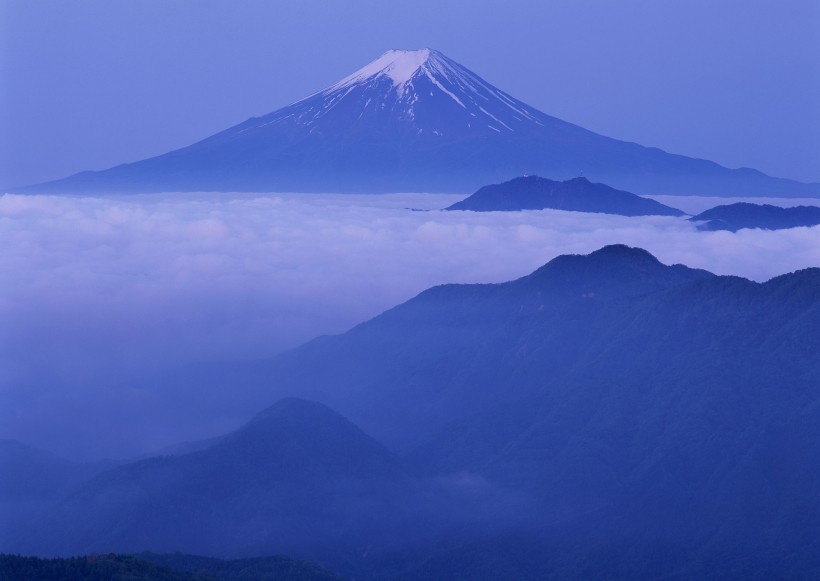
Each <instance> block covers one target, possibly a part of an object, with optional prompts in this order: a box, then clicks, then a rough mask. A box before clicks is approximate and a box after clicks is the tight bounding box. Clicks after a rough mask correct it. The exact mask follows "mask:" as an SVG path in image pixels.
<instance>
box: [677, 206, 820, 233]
mask: <svg viewBox="0 0 820 581" xmlns="http://www.w3.org/2000/svg"><path fill="white" fill-rule="evenodd" d="M690 220H692V221H693V222H697V223H698V230H730V231H732V232H737V231H738V230H740V229H742V228H761V229H763V230H783V229H785V228H797V227H800V226H816V225H818V224H820V207H818V206H794V207H792V208H781V207H779V206H771V205H769V204H749V203H747V202H739V203H737V204H728V205H725V206H716V207H714V208H711V209H709V210H706V211H705V212H701V213H700V214H698V215H697V216H693V217H692V218H690Z"/></svg>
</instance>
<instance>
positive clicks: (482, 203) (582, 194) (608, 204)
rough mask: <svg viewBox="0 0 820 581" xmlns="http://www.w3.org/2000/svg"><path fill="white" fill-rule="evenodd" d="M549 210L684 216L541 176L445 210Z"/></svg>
mask: <svg viewBox="0 0 820 581" xmlns="http://www.w3.org/2000/svg"><path fill="white" fill-rule="evenodd" d="M545 208H551V209H553V210H569V211H572V212H596V213H601V214H617V215H620V216H653V215H654V216H683V212H681V211H680V210H676V209H675V208H670V207H669V206H665V205H663V204H661V203H660V202H656V201H655V200H650V199H649V198H642V197H640V196H636V195H635V194H631V193H629V192H624V191H620V190H616V189H614V188H610V187H609V186H607V185H606V184H593V183H592V182H590V181H589V180H588V179H586V178H574V179H571V180H567V181H564V182H556V181H553V180H548V179H546V178H540V177H538V176H525V177H520V178H515V179H513V180H510V181H508V182H504V183H503V184H493V185H490V186H484V187H483V188H481V189H479V190H478V191H477V192H475V193H474V194H472V195H471V196H468V197H467V198H466V199H464V200H461V201H460V202H456V203H455V204H453V205H452V206H449V207H447V208H445V209H446V210H471V211H473V212H498V211H501V212H510V211H516V210H543V209H545Z"/></svg>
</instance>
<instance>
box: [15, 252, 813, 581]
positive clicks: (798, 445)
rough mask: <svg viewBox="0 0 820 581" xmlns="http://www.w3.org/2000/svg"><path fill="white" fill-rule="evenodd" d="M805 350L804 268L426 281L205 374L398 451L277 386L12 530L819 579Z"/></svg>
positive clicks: (622, 265) (496, 566) (550, 570)
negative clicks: (200, 445) (227, 423)
mask: <svg viewBox="0 0 820 581" xmlns="http://www.w3.org/2000/svg"><path fill="white" fill-rule="evenodd" d="M818 349H820V270H818V269H808V270H805V271H801V272H797V273H794V274H791V275H786V276H782V277H778V278H776V279H773V280H771V281H769V282H768V283H765V284H756V283H752V282H750V281H747V280H744V279H739V278H734V277H715V276H713V275H711V274H709V273H707V272H704V271H697V270H692V269H688V268H686V267H683V266H674V267H667V266H664V265H661V264H660V263H659V262H658V261H657V260H655V259H654V258H653V257H652V256H651V255H649V254H648V253H646V252H645V251H641V250H637V249H629V248H625V247H617V246H616V247H607V248H604V249H602V250H600V251H598V252H595V253H593V254H591V255H589V256H586V257H579V256H564V257H559V258H558V259H555V260H553V261H552V262H550V263H549V264H548V265H546V266H544V267H542V268H541V269H539V270H538V271H536V272H534V273H533V274H532V275H530V276H528V277H524V278H523V279H520V280H518V281H513V282H511V283H506V284H502V285H448V286H442V287H436V288H434V289H431V290H429V291H427V292H425V293H422V294H421V295H419V296H418V297H417V298H415V299H413V300H411V301H409V302H408V303H405V304H404V305H401V306H399V307H397V308H395V309H392V310H391V311H388V312H387V313H385V314H384V315H382V316H380V317H377V318H376V319H373V320H372V321H369V322H368V323H365V324H363V325H360V326H359V327H357V328H355V329H353V330H352V331H350V332H349V333H346V334H344V335H341V336H338V337H328V338H323V339H321V340H317V341H314V342H312V343H310V344H308V345H306V346H304V347H303V348H300V349H298V350H295V351H293V352H291V353H289V354H286V355H284V356H282V357H279V358H276V359H275V360H273V361H271V362H268V363H260V364H257V365H254V366H251V367H250V368H240V369H236V368H233V369H227V370H223V372H222V374H221V375H219V374H211V375H210V376H209V377H208V380H209V381H211V382H213V385H223V386H224V385H235V384H236V383H235V382H234V381H232V380H234V379H236V377H237V376H232V375H231V374H232V373H234V372H240V373H242V374H243V375H241V377H242V378H243V380H242V382H241V383H240V384H241V385H245V386H247V387H248V388H249V389H252V388H254V386H255V388H256V389H259V390H262V391H263V392H264V393H267V394H270V395H271V396H273V395H274V394H276V393H288V392H289V393H299V394H302V395H305V394H308V395H310V396H311V397H315V398H318V399H322V400H323V401H327V402H330V403H332V404H333V405H335V406H337V407H339V408H340V409H343V410H344V412H345V413H346V414H348V415H350V416H351V417H352V418H354V419H355V420H356V421H357V422H358V423H359V424H360V425H362V426H364V427H365V428H366V429H367V431H368V432H370V433H372V434H375V435H377V437H378V438H379V439H380V440H382V441H385V442H389V444H390V447H391V448H393V449H395V450H400V451H401V452H402V457H396V456H395V455H394V454H393V453H391V452H389V451H388V450H386V449H384V448H382V447H381V446H380V445H379V444H377V443H376V442H375V441H373V440H372V438H370V437H368V436H366V435H365V434H363V433H362V432H361V431H360V430H359V429H358V428H356V426H354V425H352V424H351V423H350V422H348V421H346V420H344V419H343V418H340V417H339V416H338V415H337V414H334V413H333V412H330V411H329V410H327V409H326V408H324V407H323V406H321V405H319V404H311V403H308V402H300V401H298V400H285V401H283V402H280V403H278V404H276V405H275V406H273V407H272V408H270V409H269V410H268V411H266V412H264V413H263V414H260V416H259V417H257V418H256V419H255V420H254V421H253V422H251V423H250V424H248V426H246V427H245V428H243V429H242V430H239V431H238V432H236V433H235V434H232V435H229V436H227V437H226V438H224V439H223V440H221V441H220V442H219V443H217V444H214V445H213V446H211V447H208V448H206V449H205V450H203V451H201V452H197V453H195V454H189V455H184V456H180V457H178V458H165V459H155V460H149V461H145V462H142V463H139V464H134V465H131V466H125V467H122V468H119V469H117V470H115V471H113V472H110V473H107V474H105V475H103V476H101V477H99V478H97V479H95V480H94V481H93V482H92V483H91V484H90V485H88V486H86V487H84V488H83V489H82V490H81V491H80V492H79V493H77V494H75V495H74V496H73V497H71V498H70V499H67V500H66V501H65V503H64V504H63V505H62V506H61V507H60V508H59V509H58V510H56V511H54V512H53V513H51V514H50V515H49V516H48V517H47V518H46V519H44V520H42V521H40V522H39V523H38V524H39V526H38V527H37V529H36V530H35V531H32V534H31V536H29V538H28V541H27V542H28V543H30V545H29V546H36V545H39V547H40V548H39V549H38V550H40V551H60V552H65V551H75V552H76V551H77V549H76V548H72V547H85V548H84V549H82V550H89V547H98V546H109V547H113V546H122V547H136V546H141V548H153V547H152V543H153V544H155V545H165V546H164V547H163V548H162V550H175V549H183V550H194V549H193V548H192V547H193V546H198V547H199V550H198V552H210V553H212V554H225V553H226V552H234V553H235V552H238V551H244V552H245V554H249V553H256V554H263V553H268V554H270V553H271V552H283V550H284V549H287V552H292V553H293V554H300V555H303V556H306V557H311V558H314V559H317V560H320V561H321V562H323V563H328V564H332V566H333V568H334V569H336V570H339V571H342V572H347V573H350V574H355V575H356V577H357V578H373V579H383V578H393V577H395V578H401V577H406V578H465V579H466V578H473V579H481V578H486V579H491V578H499V577H504V578H521V579H527V578H532V579H535V578H543V577H544V576H545V575H549V576H553V577H555V578H588V577H590V576H592V577H602V578H612V579H629V578H636V577H640V578H647V577H649V578H653V577H655V578H660V577H663V578H684V577H687V576H693V575H694V576H697V577H702V578H714V579H721V578H755V577H757V578H766V577H771V576H778V577H785V578H788V577H793V578H813V577H816V576H817V575H818V574H820V557H818V556H819V555H820V547H818V540H817V538H816V534H815V531H816V530H817V527H818V524H820V506H818V505H819V504H820V503H818V499H817V494H816V491H817V490H818V488H820V439H819V438H818V437H817V435H818V429H820V412H819V411H818V410H820V405H818V393H817V387H818V381H817V378H818V377H820V362H818V360H817V357H816V353H817V352H818ZM201 379H202V380H203V381H204V379H205V378H204V376H203V377H202V378H201ZM340 482H349V483H351V484H352V485H353V486H340ZM301 493H304V494H302V495H301V496H300V494H301ZM44 531H53V533H52V534H51V535H46V534H45V533H44ZM183 544H186V546H180V545H183ZM775 573H776V575H773V574H775Z"/></svg>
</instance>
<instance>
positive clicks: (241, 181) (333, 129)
mask: <svg viewBox="0 0 820 581" xmlns="http://www.w3.org/2000/svg"><path fill="white" fill-rule="evenodd" d="M578 90H583V89H582V88H579V89H578ZM580 172H583V174H584V175H586V176H587V177H589V178H590V179H592V180H593V181H596V182H605V183H608V184H609V185H611V186H614V187H616V188H618V189H624V190H630V191H633V192H636V193H647V194H659V193H667V194H669V193H674V194H686V195H690V194H695V193H697V194H701V195H725V194H726V193H727V192H731V193H733V194H734V195H740V193H741V192H742V193H743V194H744V195H772V194H774V195H783V196H785V195H786V194H787V193H788V194H790V195H791V197H809V196H817V195H818V193H819V192H820V188H819V187H818V185H817V184H798V183H796V182H789V181H787V180H778V179H774V178H770V177H768V176H765V175H763V174H760V173H759V172H755V171H752V170H728V169H726V168H722V167H720V166H718V165H716V164H714V163H712V162H708V161H704V160H694V159H690V158H686V157H683V156H676V155H669V154H666V153H664V152H663V151H661V150H658V149H650V148H644V147H641V146H639V145H637V144H634V143H626V142H623V141H618V140H615V139H611V138H608V137H605V136H603V135H598V134H596V133H593V132H591V131H587V130H586V129H583V128H581V127H578V126H577V125H573V124H571V123H567V122H565V121H562V120H560V119H556V118H555V117H551V116H549V115H547V114H545V113H542V112H540V111H538V110H537V109H534V108H533V107H530V106H529V105H527V104H525V103H523V102H521V101H519V100H518V99H515V98H514V97H512V96H510V95H509V94H507V93H505V92H504V91H502V90H500V89H498V88H496V87H494V86H493V85H491V84H490V83H488V82H487V81H485V80H484V79H482V78H481V77H479V76H478V75H477V74H476V73H474V72H472V71H471V70H469V69H467V68H466V67H464V66H462V65H461V64H459V63H457V62H456V61H454V60H452V59H450V58H449V57H447V56H445V55H444V54H442V53H440V52H438V51H436V50H432V49H429V48H425V49H421V50H390V51H387V52H386V53H384V54H382V55H381V56H380V57H379V58H377V59H376V60H374V61H373V62H371V63H369V64H367V65H365V66H364V67H362V68H360V69H359V70H357V71H356V72H354V73H353V74H352V75H348V76H346V77H345V78H343V79H342V80H341V81H339V82H337V83H335V84H333V85H331V86H329V87H327V88H326V89H324V90H321V91H319V92H317V93H314V94H313V95H310V96H308V97H306V98H304V99H301V100H299V101H297V102H295V103H292V104H291V105H288V106H287V107H283V108H281V109H277V110H276V111H273V112H271V113H268V114H267V115H263V116H261V117H252V118H250V119H248V120H246V121H244V122H242V123H240V124H238V125H234V126H233V127H229V128H227V129H225V130H224V131H221V132H219V133H217V134H215V135H212V136H210V137H208V138H206V139H203V140H202V141H199V142H197V143H194V144H191V145H189V146H187V147H184V148H182V149H179V150H176V151H171V152H168V153H167V154H164V155H160V156H157V157H153V158H150V159H146V160H142V161H139V162H135V163H132V164H124V165H121V166H117V167H114V168H111V169H109V170H105V171H102V172H84V173H81V174H77V175H76V176H72V177H69V178H66V179H64V180H60V181H58V182H54V183H51V184H42V185H39V186H33V187H32V188H29V189H28V190H27V191H43V192H47V193H51V192H52V191H72V192H77V193H87V192H89V191H102V192H109V191H215V190H218V191H234V190H237V191H295V192H297V191H322V192H340V191H357V192H358V191H373V192H396V191H405V192H407V191H426V192H439V191H447V192H460V193H467V192H469V191H474V190H476V189H477V188H478V187H480V186H483V185H486V184H488V183H499V182H502V181H505V180H508V179H509V178H510V177H511V176H515V175H521V174H523V173H538V174H541V175H543V176H549V177H550V178H551V179H558V180H566V179H569V178H572V177H575V176H577V175H578V174H579V173H580ZM684 176H685V177H686V179H683V178H684ZM52 188H56V189H52Z"/></svg>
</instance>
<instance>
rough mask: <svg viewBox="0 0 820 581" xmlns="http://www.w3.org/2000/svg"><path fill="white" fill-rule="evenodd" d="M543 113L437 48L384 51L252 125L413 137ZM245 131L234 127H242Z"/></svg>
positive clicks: (536, 122)
mask: <svg viewBox="0 0 820 581" xmlns="http://www.w3.org/2000/svg"><path fill="white" fill-rule="evenodd" d="M549 119H550V118H549V117H547V116H546V115H544V114H543V113H540V112H538V111H536V110H535V109H533V108H531V107H529V106H527V105H525V104H524V103H522V102H520V101H518V100H517V99H514V98H513V97H511V96H510V95H507V94H506V93H504V92H502V91H500V90H498V89H497V88H495V87H493V86H492V85H490V84H489V83H487V82H486V81H485V80H483V79H482V78H481V77H479V76H478V75H476V74H475V73H473V72H472V71H470V70H469V69H466V68H465V67H463V66H461V65H460V64H458V63H457V62H455V61H453V60H451V59H449V58H448V57H446V56H445V55H444V54H442V53H440V52H439V51H436V50H433V49H429V48H424V49H420V50H389V51H387V52H385V53H384V54H382V55H381V56H380V57H379V58H377V59H376V60H374V61H372V62H371V63H369V64H367V65H365V66H364V67H362V68H360V69H359V70H357V71H356V72H354V73H353V74H351V75H348V76H347V77H345V78H343V79H342V80H340V81H339V82H337V83H335V84H333V85H331V86H329V87H327V88H326V89H324V90H322V91H319V92H318V93H315V94H313V95H311V96H310V97H307V98H306V99H303V100H301V101H298V102H296V103H294V104H293V105H291V106H289V107H286V108H285V109H281V110H279V111H277V112H274V113H273V114H271V115H269V116H266V117H263V118H261V119H259V120H256V121H255V122H253V123H252V125H254V126H255V128H262V127H271V126H275V125H279V124H282V123H292V122H295V123H296V124H297V125H299V126H302V127H305V128H307V129H308V130H309V131H313V132H319V131H321V132H322V133H330V132H331V126H332V132H333V133H334V134H336V135H340V134H345V133H346V132H347V131H353V132H356V133H358V132H359V131H360V130H361V129H362V128H363V127H365V126H369V127H371V128H373V129H374V130H376V131H378V132H381V131H384V130H385V129H386V128H387V127H393V128H394V129H396V130H398V131H400V132H403V133H405V134H406V135H407V134H410V135H415V136H417V137H418V138H419V139H423V140H426V139H434V140H438V141H440V140H441V139H461V138H463V137H465V136H475V135H481V134H498V133H509V132H517V131H525V132H527V131H531V130H532V128H533V126H543V125H544V124H545V123H549V121H548V120H549ZM249 129H251V128H250V127H248V126H243V127H241V131H248V130H249Z"/></svg>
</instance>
